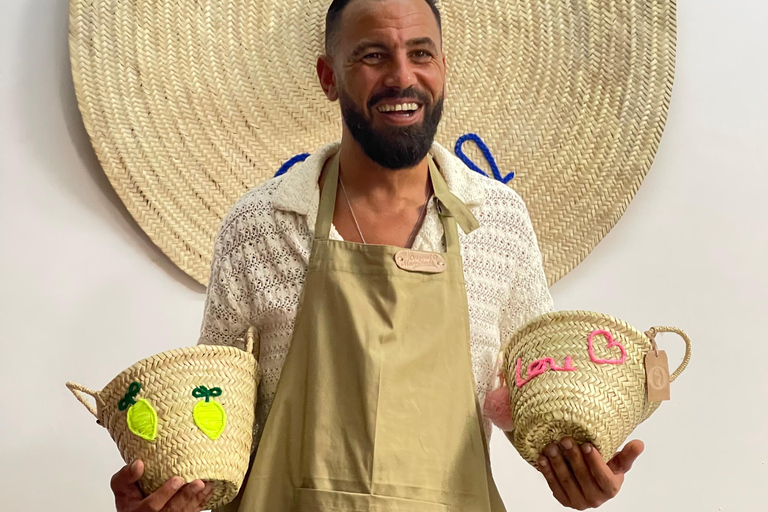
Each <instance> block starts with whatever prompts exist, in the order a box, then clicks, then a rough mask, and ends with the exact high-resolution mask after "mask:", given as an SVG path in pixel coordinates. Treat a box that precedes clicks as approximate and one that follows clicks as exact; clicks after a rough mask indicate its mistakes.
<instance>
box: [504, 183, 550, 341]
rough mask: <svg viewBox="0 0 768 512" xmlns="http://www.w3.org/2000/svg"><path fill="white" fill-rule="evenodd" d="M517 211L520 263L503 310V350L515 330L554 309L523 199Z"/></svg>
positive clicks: (518, 260)
mask: <svg viewBox="0 0 768 512" xmlns="http://www.w3.org/2000/svg"><path fill="white" fill-rule="evenodd" d="M515 209H516V210H517V213H518V215H517V217H518V219H519V221H518V222H517V228H518V229H517V234H516V235H517V241H516V242H517V245H518V248H517V249H518V250H516V251H515V252H514V254H515V258H516V261H515V268H514V271H513V276H512V284H511V290H510V294H509V302H508V303H507V304H506V306H505V307H504V309H503V311H502V321H501V326H500V327H501V329H500V330H501V348H502V350H503V349H504V348H505V347H506V346H507V343H508V342H509V340H510V338H511V337H512V335H513V334H514V333H515V331H517V330H518V329H520V328H521V327H522V326H523V325H525V324H526V323H527V322H528V321H529V320H532V319H533V318H535V317H537V316H539V315H543V314H544V313H549V312H551V311H552V310H553V309H554V304H553V302H552V296H551V295H550V293H549V286H548V284H547V276H546V274H545V273H544V266H543V260H542V255H541V251H540V250H539V245H538V241H537V239H536V233H535V232H534V230H533V225H532V224H531V219H530V216H529V214H528V210H527V208H526V207H525V204H524V203H523V200H522V199H521V198H520V197H519V196H518V197H517V201H516V204H515Z"/></svg>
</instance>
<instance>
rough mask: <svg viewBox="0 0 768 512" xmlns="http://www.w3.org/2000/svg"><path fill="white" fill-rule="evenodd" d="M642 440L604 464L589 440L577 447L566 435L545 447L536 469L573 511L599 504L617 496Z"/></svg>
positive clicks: (634, 442) (558, 497) (631, 443)
mask: <svg viewBox="0 0 768 512" xmlns="http://www.w3.org/2000/svg"><path fill="white" fill-rule="evenodd" d="M643 448H644V445H643V442H642V441H639V440H634V441H630V442H629V443H627V445H626V446H624V448H623V449H622V450H621V451H620V452H619V453H617V454H616V455H614V457H613V458H612V459H611V460H610V461H608V463H607V464H606V463H605V462H603V459H602V457H601V456H600V453H598V451H597V450H596V449H595V447H594V446H592V445H591V444H589V443H585V444H583V445H582V446H581V447H579V445H578V444H576V442H575V441H574V440H573V439H571V438H569V437H566V438H563V439H562V440H561V441H560V444H559V445H558V444H557V443H553V444H551V445H549V446H547V447H546V448H545V449H544V453H542V455H541V457H540V458H539V469H540V470H541V472H542V473H543V474H544V478H546V479H547V483H548V484H549V488H550V489H552V494H554V496H555V498H556V499H557V501H559V502H560V503H562V504H563V505H564V506H566V507H571V508H575V509H576V510H586V509H588V508H595V507H599V506H600V505H602V504H603V503H605V502H606V501H608V500H609V499H611V498H613V497H614V496H616V494H617V493H618V492H619V489H621V484H622V483H624V474H625V473H626V472H627V471H629V469H630V468H631V467H632V463H634V462H635V459H637V457H638V456H640V454H641V453H643Z"/></svg>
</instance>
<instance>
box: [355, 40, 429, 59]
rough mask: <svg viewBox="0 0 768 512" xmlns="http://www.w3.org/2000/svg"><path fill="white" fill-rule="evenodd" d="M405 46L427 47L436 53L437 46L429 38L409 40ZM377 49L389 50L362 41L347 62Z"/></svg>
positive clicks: (379, 42) (385, 46) (371, 42)
mask: <svg viewBox="0 0 768 512" xmlns="http://www.w3.org/2000/svg"><path fill="white" fill-rule="evenodd" d="M405 45H406V46H407V47H409V48H413V47H417V46H428V47H429V48H430V49H431V50H432V51H434V52H435V53H437V45H436V44H435V42H434V41H433V40H432V38H431V37H417V38H415V39H409V40H408V41H407V42H406V43H405ZM372 49H377V50H384V51H387V50H388V49H389V48H388V47H387V45H386V44H384V43H383V42H381V41H363V42H361V43H360V44H358V45H357V46H356V47H355V49H354V50H352V53H351V54H350V56H349V60H357V58H358V57H360V56H361V55H362V54H363V53H365V52H367V51H368V50H372Z"/></svg>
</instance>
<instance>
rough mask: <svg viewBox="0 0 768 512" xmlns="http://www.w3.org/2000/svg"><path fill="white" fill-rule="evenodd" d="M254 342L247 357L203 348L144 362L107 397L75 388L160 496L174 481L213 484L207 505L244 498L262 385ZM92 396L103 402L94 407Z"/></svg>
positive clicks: (144, 484)
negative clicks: (141, 464)
mask: <svg viewBox="0 0 768 512" xmlns="http://www.w3.org/2000/svg"><path fill="white" fill-rule="evenodd" d="M253 347H254V336H253V334H252V332H251V331H249V332H248V335H247V336H246V340H245V350H241V349H240V348H238V347H232V346H212V345H197V346H194V347H184V348H179V349H173V350H169V351H167V352H162V353H160V354H157V355H155V356H152V357H150V358H148V359H144V360H142V361H139V362H138V363H136V364H134V365H133V366H131V367H130V368H128V369H126V370H125V371H123V372H122V373H120V375H118V376H117V377H115V378H114V379H113V380H112V381H111V382H110V383H109V384H107V386H106V387H105V388H104V389H103V390H101V391H93V390H91V389H88V388H86V387H84V386H81V385H79V384H75V383H73V382H68V383H67V387H68V388H69V389H70V390H71V391H72V393H74V395H75V397H77V399H78V400H80V402H81V403H82V404H83V405H85V407H86V408H87V409H88V410H89V411H90V412H91V414H93V415H94V416H95V417H96V420H97V423H98V424H100V425H102V426H104V427H105V428H106V429H107V430H108V431H109V433H110V435H111V436H112V439H114V441H115V442H116V443H117V447H118V449H119V450H120V454H121V455H122V457H123V459H124V460H125V461H126V462H130V461H133V460H135V459H141V460H142V461H144V467H145V469H144V475H143V476H142V478H141V481H140V485H141V488H142V490H143V491H144V492H145V493H146V494H149V493H152V492H154V491H155V490H157V489H158V488H159V487H160V486H161V485H162V484H163V483H165V482H166V481H167V480H168V479H169V478H171V477H173V476H176V475H178V476H181V477H182V478H184V480H185V481H186V482H191V481H193V480H196V479H201V480H203V481H205V482H212V483H213V488H214V490H213V494H212V495H211V498H210V499H209V501H208V504H207V506H208V507H211V508H216V507H220V506H222V505H225V504H226V503H229V502H230V501H232V500H233V499H234V498H235V496H237V493H238V491H239V490H240V486H241V485H242V483H243V480H244V478H245V473H246V471H247V470H248V462H249V459H250V455H251V444H252V442H253V422H254V409H255V406H256V390H257V387H258V382H259V372H258V363H257V361H256V358H255V357H254V355H253V354H254V352H253V350H254V348H253ZM86 395H90V396H91V397H93V399H94V400H95V402H96V407H95V408H94V407H93V405H92V404H91V402H90V400H89V399H88V398H87V396H86Z"/></svg>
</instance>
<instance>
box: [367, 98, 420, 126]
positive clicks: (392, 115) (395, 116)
mask: <svg viewBox="0 0 768 512" xmlns="http://www.w3.org/2000/svg"><path fill="white" fill-rule="evenodd" d="M423 110H424V109H423V108H422V105H419V104H418V103H413V102H402V103H390V104H386V105H379V106H378V107H376V112H378V113H379V114H381V115H382V117H383V118H384V119H385V122H386V123H387V124H393V125H396V126H406V125H410V124H413V123H416V122H418V121H419V119H421V118H422V117H423V116H422V115H421V112H422V111H423Z"/></svg>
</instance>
